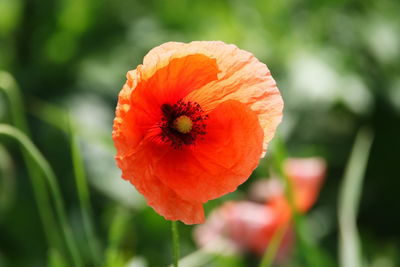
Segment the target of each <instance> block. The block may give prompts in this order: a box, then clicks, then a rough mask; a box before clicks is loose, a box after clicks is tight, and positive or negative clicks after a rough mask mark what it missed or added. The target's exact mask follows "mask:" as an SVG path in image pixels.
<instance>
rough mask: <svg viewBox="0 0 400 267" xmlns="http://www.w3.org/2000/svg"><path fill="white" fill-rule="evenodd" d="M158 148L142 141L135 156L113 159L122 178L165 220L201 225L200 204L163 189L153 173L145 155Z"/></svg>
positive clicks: (162, 185) (202, 220)
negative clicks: (119, 169)
mask: <svg viewBox="0 0 400 267" xmlns="http://www.w3.org/2000/svg"><path fill="white" fill-rule="evenodd" d="M158 149H159V147H158V146H157V145H154V144H153V143H151V142H143V143H142V144H141V145H140V148H139V149H138V150H137V151H135V153H133V154H131V155H127V156H122V155H118V156H117V157H116V159H117V163H118V166H119V168H121V170H122V177H123V178H124V179H125V180H128V181H130V182H131V183H132V184H133V185H134V186H135V187H136V189H137V190H138V191H139V192H140V193H141V194H143V195H144V197H145V198H146V200H147V202H148V204H149V206H151V207H153V209H154V210H155V211H156V212H157V213H159V214H160V215H162V216H163V217H164V218H165V219H167V220H180V221H182V222H184V223H186V224H197V223H203V222H204V211H203V207H202V204H201V203H200V202H198V201H197V202H189V201H186V200H184V199H182V198H181V197H179V196H178V195H177V194H176V193H175V192H174V191H173V190H171V189H170V188H169V187H167V186H165V185H164V184H163V183H162V182H161V181H160V179H158V177H157V176H156V175H155V174H154V173H153V171H152V168H151V167H150V166H151V165H152V164H149V162H147V160H148V159H149V157H148V154H149V153H150V154H152V153H156V154H155V155H157V152H156V151H158ZM158 155H160V157H157V156H153V157H152V158H151V160H150V161H152V162H153V164H156V162H157V160H159V159H160V158H161V155H162V153H161V154H160V153H158Z"/></svg>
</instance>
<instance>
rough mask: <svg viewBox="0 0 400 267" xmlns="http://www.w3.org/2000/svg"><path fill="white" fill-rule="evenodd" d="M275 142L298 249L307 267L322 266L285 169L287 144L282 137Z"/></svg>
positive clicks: (276, 137)
mask: <svg viewBox="0 0 400 267" xmlns="http://www.w3.org/2000/svg"><path fill="white" fill-rule="evenodd" d="M274 141H275V143H274V145H275V147H274V155H273V159H274V165H275V168H276V170H277V171H278V174H279V177H281V178H282V179H283V180H284V182H285V184H286V198H287V199H288V202H289V206H290V209H291V213H292V217H293V222H294V230H295V233H296V239H297V242H298V248H299V251H300V254H301V255H302V257H303V258H304V260H305V262H306V266H309V267H313V266H315V267H318V266H322V265H321V262H320V261H321V260H320V256H321V255H320V253H319V251H318V248H317V247H316V246H314V245H313V244H312V243H310V239H309V236H310V234H309V233H308V231H307V229H306V228H305V227H304V221H303V216H302V215H301V214H300V213H299V211H298V210H297V207H296V205H295V199H294V192H293V184H292V181H291V180H290V179H289V178H288V177H287V175H286V173H285V171H284V169H283V165H284V160H285V159H286V158H287V153H286V148H285V144H284V143H283V140H282V139H281V138H280V136H275V137H274Z"/></svg>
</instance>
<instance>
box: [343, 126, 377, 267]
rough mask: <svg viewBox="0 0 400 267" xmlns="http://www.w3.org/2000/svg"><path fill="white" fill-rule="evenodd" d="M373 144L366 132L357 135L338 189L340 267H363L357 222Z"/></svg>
mask: <svg viewBox="0 0 400 267" xmlns="http://www.w3.org/2000/svg"><path fill="white" fill-rule="evenodd" d="M372 141H373V135H372V133H371V132H370V131H369V130H367V129H361V130H360V131H359V132H358V134H357V137H356V140H355V143H354V146H353V150H352V152H351V156H350V160H349V161H348V163H347V166H346V170H345V174H344V178H343V182H342V185H341V189H340V196H339V207H338V208H339V210H338V213H339V230H340V239H339V254H340V255H339V256H340V266H342V267H361V266H362V255H361V251H360V240H359V236H358V231H357V226H356V218H357V211H358V206H359V202H360V197H361V191H362V184H363V179H364V175H365V170H366V167H367V162H368V156H369V152H370V148H371V145H372Z"/></svg>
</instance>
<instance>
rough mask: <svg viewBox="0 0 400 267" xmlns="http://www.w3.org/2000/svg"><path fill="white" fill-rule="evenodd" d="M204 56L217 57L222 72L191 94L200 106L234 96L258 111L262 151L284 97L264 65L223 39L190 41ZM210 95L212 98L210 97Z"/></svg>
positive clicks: (216, 103)
mask: <svg viewBox="0 0 400 267" xmlns="http://www.w3.org/2000/svg"><path fill="white" fill-rule="evenodd" d="M188 46H196V47H198V49H199V50H201V51H202V53H204V54H205V55H207V56H208V57H211V58H216V60H217V65H218V67H219V69H220V70H221V72H220V73H219V74H218V80H215V81H213V82H211V83H209V84H206V85H205V86H204V87H202V88H201V89H199V90H195V91H193V92H192V93H190V94H189V95H188V96H187V98H188V99H196V101H197V102H198V103H199V104H200V105H201V106H202V107H203V109H205V110H208V109H213V108H214V107H215V106H217V105H218V104H219V103H221V102H224V101H226V100H228V99H233V100H237V101H240V102H242V103H245V104H246V105H247V106H248V107H250V108H251V109H252V110H253V111H254V112H256V113H257V115H258V119H259V122H260V125H261V127H262V128H263V129H264V142H263V148H264V149H263V154H262V156H264V154H265V152H266V149H267V146H268V143H269V141H270V140H271V139H272V137H273V136H274V133H275V130H276V128H277V126H278V124H279V123H280V122H281V120H282V109H283V100H282V97H281V95H280V93H279V90H278V88H277V87H276V83H275V80H274V79H273V78H272V76H271V73H270V71H269V69H268V68H267V66H266V65H265V64H263V63H261V62H260V61H258V60H257V58H255V57H254V56H253V55H252V54H251V53H249V52H247V51H244V50H240V49H239V48H237V47H236V46H235V45H226V44H224V43H223V42H192V43H190V44H188ZM210 95H212V97H209V96H210Z"/></svg>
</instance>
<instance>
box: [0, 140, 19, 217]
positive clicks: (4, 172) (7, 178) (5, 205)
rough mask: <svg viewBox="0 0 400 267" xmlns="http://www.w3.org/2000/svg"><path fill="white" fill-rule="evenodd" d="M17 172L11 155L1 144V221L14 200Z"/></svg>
mask: <svg viewBox="0 0 400 267" xmlns="http://www.w3.org/2000/svg"><path fill="white" fill-rule="evenodd" d="M14 192H15V174H14V169H13V166H12V162H11V157H10V155H9V154H8V152H7V151H6V149H5V148H4V147H3V146H2V145H0V221H1V218H3V217H4V213H5V212H6V211H7V210H8V209H9V208H10V206H11V205H12V202H13V200H14Z"/></svg>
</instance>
